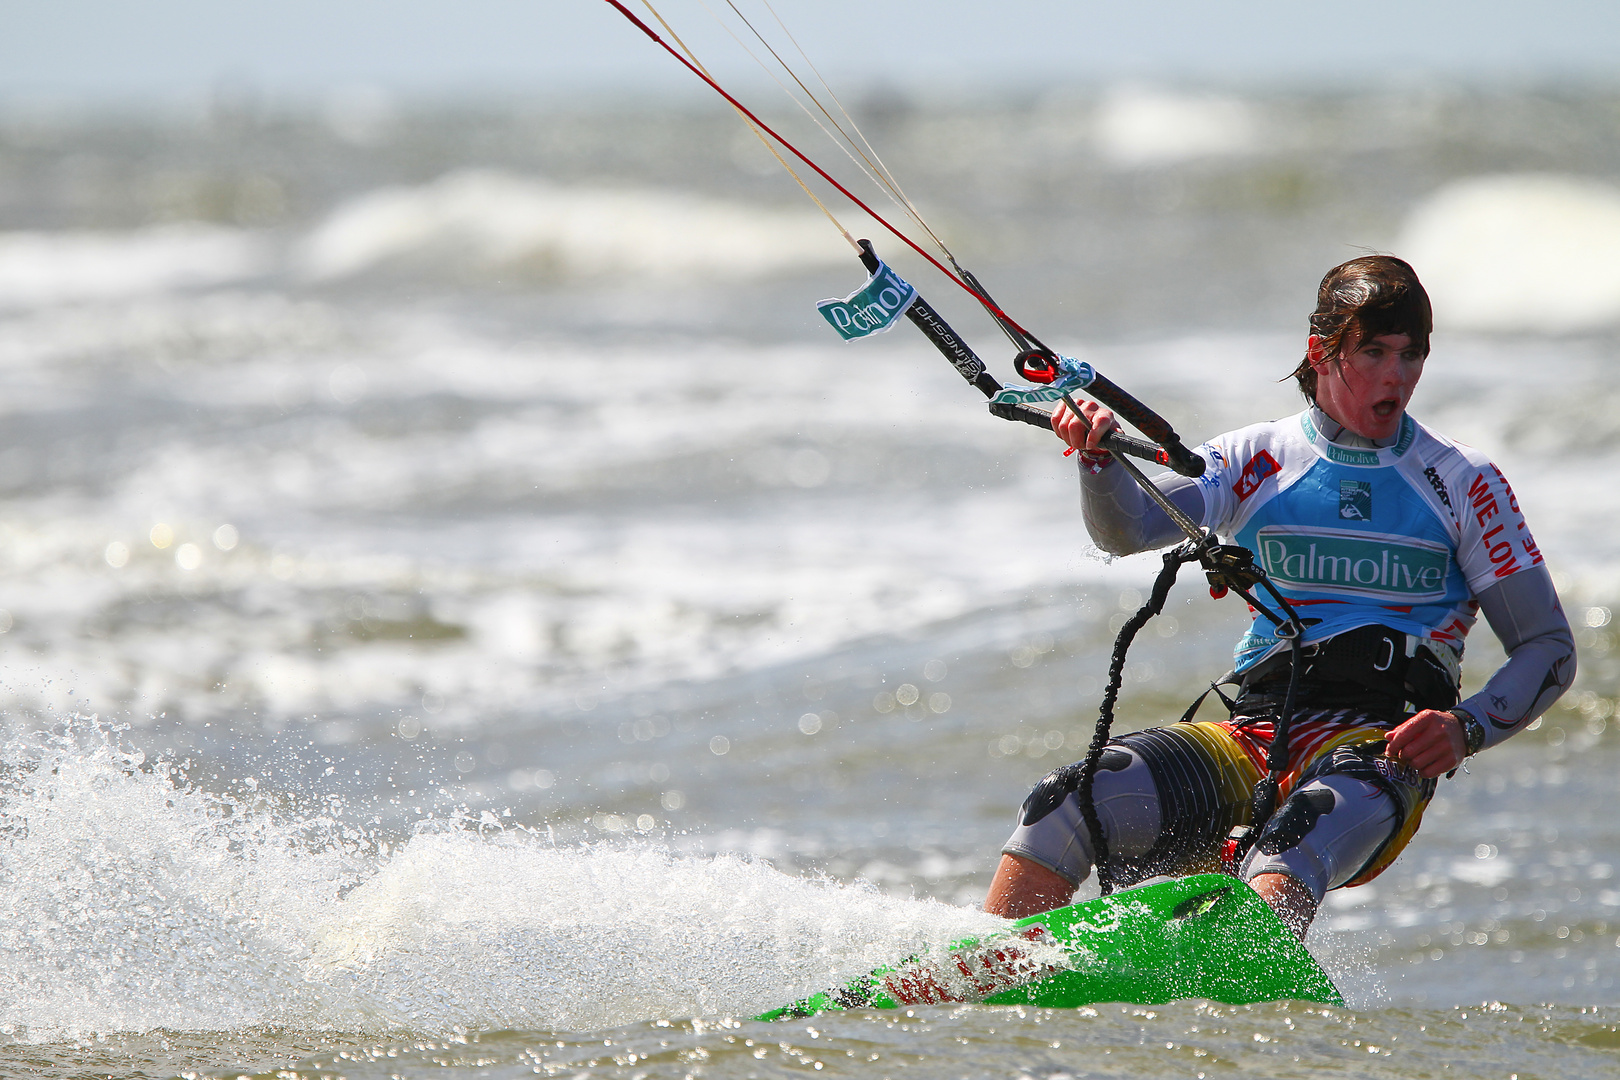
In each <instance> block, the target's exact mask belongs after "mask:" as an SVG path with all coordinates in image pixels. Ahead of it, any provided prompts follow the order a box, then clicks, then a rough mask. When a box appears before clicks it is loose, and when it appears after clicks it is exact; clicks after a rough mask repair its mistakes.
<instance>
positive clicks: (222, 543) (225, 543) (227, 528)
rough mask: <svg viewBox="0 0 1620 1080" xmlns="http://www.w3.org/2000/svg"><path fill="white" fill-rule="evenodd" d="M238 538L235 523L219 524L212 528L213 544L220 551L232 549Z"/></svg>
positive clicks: (239, 538) (239, 537)
mask: <svg viewBox="0 0 1620 1080" xmlns="http://www.w3.org/2000/svg"><path fill="white" fill-rule="evenodd" d="M240 540H241V536H240V535H239V534H238V533H237V531H236V526H235V525H221V526H220V527H219V528H217V529H215V530H214V546H215V547H217V548H219V550H221V551H231V550H233V549H234V548H235V547H236V545H237V543H238V542H239V541H240Z"/></svg>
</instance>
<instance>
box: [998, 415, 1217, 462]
mask: <svg viewBox="0 0 1620 1080" xmlns="http://www.w3.org/2000/svg"><path fill="white" fill-rule="evenodd" d="M990 411H991V412H992V413H993V414H995V415H996V416H999V417H1001V418H1002V419H1003V420H1017V421H1019V422H1020V423H1024V424H1030V425H1032V426H1034V427H1038V428H1045V429H1046V430H1047V431H1051V430H1052V414H1051V413H1049V412H1047V411H1046V410H1045V409H1043V408H1040V407H1039V406H1036V405H1015V404H1012V403H1011V402H1001V403H999V404H998V403H997V402H993V401H992V402H990ZM1103 448H1104V449H1106V450H1109V451H1112V452H1113V453H1116V454H1129V455H1131V456H1132V457H1139V458H1142V459H1143V460H1144V461H1156V462H1158V463H1159V464H1160V465H1169V464H1170V455H1169V454H1167V453H1165V451H1164V448H1163V447H1161V446H1155V445H1153V444H1152V443H1150V442H1147V441H1145V440H1143V439H1133V438H1131V437H1130V436H1129V435H1125V434H1122V433H1121V432H1118V431H1110V432H1109V433H1108V434H1107V435H1105V436H1104V437H1103ZM1200 460H1202V459H1200Z"/></svg>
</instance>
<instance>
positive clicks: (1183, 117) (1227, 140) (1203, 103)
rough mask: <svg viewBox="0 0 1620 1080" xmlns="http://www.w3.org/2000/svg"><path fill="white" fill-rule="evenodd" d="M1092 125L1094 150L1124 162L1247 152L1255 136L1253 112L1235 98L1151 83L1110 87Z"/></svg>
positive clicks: (1158, 161) (1159, 162) (1142, 163)
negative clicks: (1160, 87)
mask: <svg viewBox="0 0 1620 1080" xmlns="http://www.w3.org/2000/svg"><path fill="white" fill-rule="evenodd" d="M1095 125H1096V129H1095V138H1096V142H1097V149H1098V150H1099V151H1100V152H1101V153H1102V155H1103V157H1104V158H1106V159H1108V160H1109V161H1112V162H1115V163H1116V164H1119V165H1125V166H1150V165H1165V164H1171V163H1174V162H1178V161H1186V160H1190V159H1192V158H1201V157H1212V156H1222V155H1228V154H1242V153H1247V152H1249V151H1250V150H1252V149H1253V148H1254V146H1255V143H1256V141H1257V138H1258V131H1257V126H1256V121H1255V117H1254V114H1253V110H1252V109H1251V107H1250V106H1249V105H1247V104H1245V103H1244V102H1242V101H1240V100H1238V99H1236V98H1229V97H1220V96H1217V95H1213V94H1183V93H1173V92H1170V91H1167V90H1161V89H1156V88H1152V87H1139V86H1127V87H1120V88H1118V89H1116V90H1114V91H1112V92H1111V93H1109V94H1108V96H1107V97H1105V98H1104V99H1103V101H1102V104H1101V105H1100V106H1099V107H1098V109H1097V114H1096V117H1095Z"/></svg>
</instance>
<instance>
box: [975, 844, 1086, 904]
mask: <svg viewBox="0 0 1620 1080" xmlns="http://www.w3.org/2000/svg"><path fill="white" fill-rule="evenodd" d="M1074 889H1075V887H1074V886H1073V885H1071V884H1069V880H1068V879H1067V878H1065V877H1063V876H1062V875H1060V874H1054V873H1052V871H1050V870H1048V869H1047V868H1046V867H1044V866H1041V865H1040V864H1039V863H1032V862H1030V861H1029V860H1028V859H1024V858H1020V857H1019V856H1017V855H1003V856H1002V857H1001V865H1000V866H998V867H996V877H995V880H994V881H992V882H990V894H989V895H988V896H986V897H985V898H984V910H986V911H988V912H989V913H990V914H992V915H1000V916H1001V917H1002V918H1004V919H1023V918H1027V917H1029V916H1030V915H1039V914H1040V913H1041V912H1043V911H1051V910H1052V909H1053V908H1059V907H1062V906H1063V905H1064V904H1067V903H1068V902H1069V901H1070V900H1072V899H1074Z"/></svg>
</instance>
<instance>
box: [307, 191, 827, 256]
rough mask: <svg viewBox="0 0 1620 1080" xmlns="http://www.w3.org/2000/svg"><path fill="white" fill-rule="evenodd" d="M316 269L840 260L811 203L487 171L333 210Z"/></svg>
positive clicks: (312, 243)
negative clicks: (771, 203) (775, 205)
mask: <svg viewBox="0 0 1620 1080" xmlns="http://www.w3.org/2000/svg"><path fill="white" fill-rule="evenodd" d="M299 259H300V263H301V265H302V267H303V268H304V271H305V272H306V273H308V274H309V275H310V276H312V277H315V278H343V277H349V276H351V275H354V274H358V273H363V272H365V271H367V270H371V269H374V268H378V267H383V266H389V265H395V266H398V265H406V266H411V267H413V268H416V269H423V268H432V267H435V266H440V267H448V268H449V269H451V270H459V271H463V272H466V271H473V272H501V273H506V274H513V275H518V276H531V277H538V278H541V279H557V278H569V277H573V276H576V275H578V276H596V275H604V274H611V273H629V274H636V275H643V276H648V277H653V278H663V279H668V280H680V279H683V278H687V277H689V276H691V275H698V276H701V277H705V278H720V279H726V278H738V279H745V278H752V277H755V276H758V275H760V274H771V273H779V272H782V271H786V270H794V269H799V268H802V267H806V266H811V267H813V266H819V265H828V264H836V263H843V262H847V261H848V259H849V253H848V251H847V250H845V249H843V248H842V247H841V245H840V244H839V242H838V239H837V236H836V234H834V233H833V232H832V231H831V230H830V229H829V228H828V226H827V223H826V221H825V219H824V218H822V217H821V216H820V215H818V214H815V213H814V212H812V211H806V210H802V209H799V208H798V207H794V208H793V209H784V210H779V209H771V208H766V207H759V206H747V205H742V204H739V203H737V202H735V201H722V200H719V199H713V198H700V197H697V196H693V195H685V194H680V193H677V192H671V191H657V190H645V189H643V190H638V189H615V188H610V187H565V186H561V185H556V184H550V183H547V182H544V181H542V180H538V179H533V178H528V177H521V176H515V175H511V174H508V173H502V172H495V171H488V170H463V171H458V172H453V173H450V174H448V175H446V176H444V177H441V178H440V179H438V180H436V181H434V182H433V183H431V184H426V185H423V186H421V187H396V188H385V189H383V190H380V191H374V192H372V193H370V194H368V195H365V196H362V197H361V198H358V199H356V200H354V201H353V202H350V203H348V204H346V205H344V206H340V207H339V208H338V209H337V210H335V211H333V212H332V214H331V215H330V216H329V217H328V218H327V219H326V221H325V222H323V223H322V224H321V225H320V226H319V227H318V228H316V229H315V230H314V231H313V232H312V233H311V234H310V235H309V236H308V238H307V239H306V240H305V242H304V244H303V245H302V248H301V250H300V253H299Z"/></svg>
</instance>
